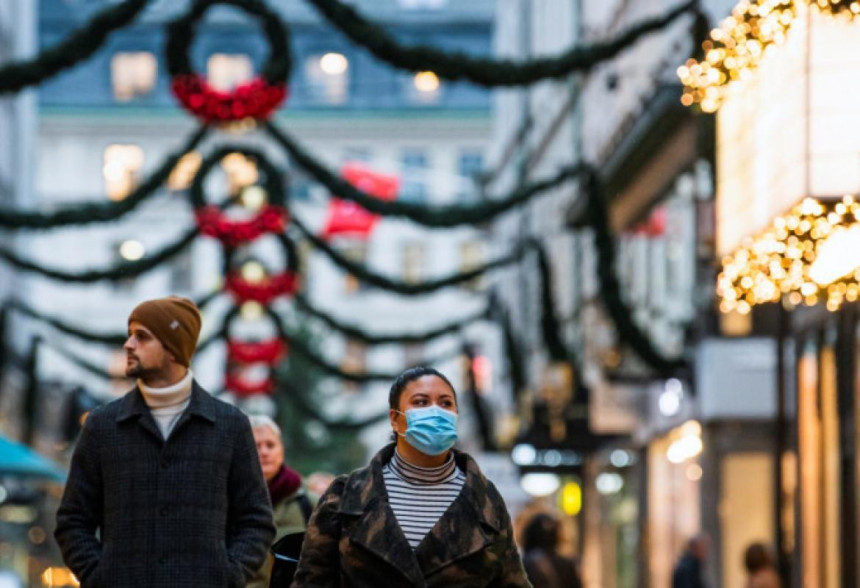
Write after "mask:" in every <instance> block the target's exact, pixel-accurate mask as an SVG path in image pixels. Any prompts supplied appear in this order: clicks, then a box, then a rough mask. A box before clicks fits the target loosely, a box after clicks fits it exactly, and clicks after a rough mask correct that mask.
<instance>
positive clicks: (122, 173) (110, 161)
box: [102, 144, 143, 200]
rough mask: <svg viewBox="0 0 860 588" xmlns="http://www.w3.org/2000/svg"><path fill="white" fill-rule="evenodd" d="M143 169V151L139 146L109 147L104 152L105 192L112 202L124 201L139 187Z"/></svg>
mask: <svg viewBox="0 0 860 588" xmlns="http://www.w3.org/2000/svg"><path fill="white" fill-rule="evenodd" d="M142 167H143V149H141V148H140V147H138V146H137V145H118V144H117V145H108V146H107V147H106V148H105V150H104V167H102V174H103V175H104V179H105V192H106V193H107V196H108V198H110V199H111V200H122V199H124V198H125V197H126V196H128V195H129V194H130V193H131V192H132V190H134V189H135V188H136V187H137V182H138V179H139V177H138V176H139V174H140V169H141V168H142Z"/></svg>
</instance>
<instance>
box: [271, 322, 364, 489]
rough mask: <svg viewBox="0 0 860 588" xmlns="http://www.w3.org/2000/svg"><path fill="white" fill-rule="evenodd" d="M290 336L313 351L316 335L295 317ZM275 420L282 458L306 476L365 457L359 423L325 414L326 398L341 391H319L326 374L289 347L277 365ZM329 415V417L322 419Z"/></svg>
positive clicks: (341, 469)
mask: <svg viewBox="0 0 860 588" xmlns="http://www.w3.org/2000/svg"><path fill="white" fill-rule="evenodd" d="M295 337H296V338H298V339H300V341H301V342H302V343H304V344H305V345H306V346H308V348H309V349H311V350H313V351H315V352H319V348H320V340H321V336H320V334H319V333H318V332H316V331H315V330H314V329H313V328H312V327H311V325H309V324H308V323H307V322H305V321H301V322H300V323H299V324H297V325H296V328H295ZM276 378H277V394H276V395H275V401H276V404H277V407H278V418H277V421H278V424H279V425H280V426H281V429H282V430H283V434H284V447H285V461H286V463H287V464H289V466H290V467H292V468H294V469H296V470H298V471H299V472H301V473H302V474H303V475H305V476H307V475H309V474H311V473H313V472H329V473H332V474H342V473H347V472H350V471H352V470H354V469H355V468H358V467H362V466H364V465H366V463H367V448H366V447H365V445H364V443H362V442H361V440H360V438H359V435H360V433H361V427H356V426H352V425H339V424H338V423H337V422H335V419H328V418H327V417H326V415H327V408H328V406H327V405H328V404H330V403H332V402H337V401H338V400H339V399H338V396H341V397H342V394H343V393H336V394H332V393H331V392H329V393H325V382H326V379H327V378H328V376H326V375H325V374H324V373H323V372H322V371H321V370H320V369H319V368H318V367H316V366H315V365H313V364H312V363H311V362H309V361H308V360H307V359H306V358H305V357H303V356H302V355H301V354H300V353H296V352H291V353H290V354H289V355H288V357H287V359H286V360H284V361H283V362H282V364H281V366H280V367H279V368H278V370H277V374H276ZM326 421H329V422H326Z"/></svg>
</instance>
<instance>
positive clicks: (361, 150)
mask: <svg viewBox="0 0 860 588" xmlns="http://www.w3.org/2000/svg"><path fill="white" fill-rule="evenodd" d="M372 159H373V158H372V156H371V154H370V149H368V148H367V147H347V148H345V149H344V150H343V163H350V162H354V163H370V162H371V161H372Z"/></svg>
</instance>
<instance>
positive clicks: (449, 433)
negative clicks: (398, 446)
mask: <svg viewBox="0 0 860 588" xmlns="http://www.w3.org/2000/svg"><path fill="white" fill-rule="evenodd" d="M397 412H400V411H399V410H398V411H397ZM400 414H405V415H406V434H405V435H403V437H404V438H405V439H406V441H407V443H409V444H410V445H411V446H412V447H414V448H415V449H417V450H418V451H420V452H421V453H425V454H427V455H441V454H443V453H445V452H446V451H448V450H449V449H451V447H453V446H454V443H456V442H457V414H456V413H453V412H450V411H447V410H445V409H444V408H439V407H438V406H436V405H435V404H433V405H431V406H425V407H421V408H410V409H409V410H407V411H406V412H405V413H402V412H400Z"/></svg>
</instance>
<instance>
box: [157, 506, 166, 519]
mask: <svg viewBox="0 0 860 588" xmlns="http://www.w3.org/2000/svg"><path fill="white" fill-rule="evenodd" d="M158 514H160V515H161V516H163V517H166V516H167V507H166V506H162V507H161V509H160V510H159V511H158Z"/></svg>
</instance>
